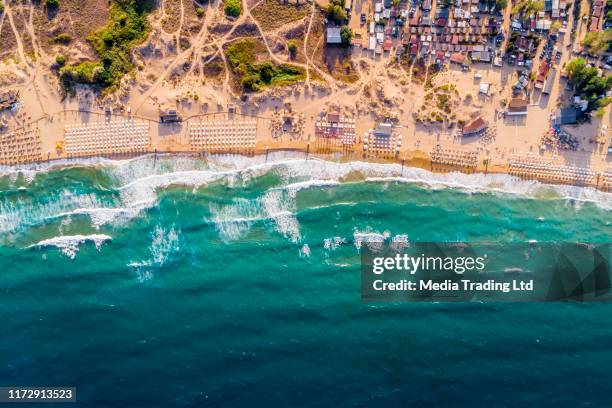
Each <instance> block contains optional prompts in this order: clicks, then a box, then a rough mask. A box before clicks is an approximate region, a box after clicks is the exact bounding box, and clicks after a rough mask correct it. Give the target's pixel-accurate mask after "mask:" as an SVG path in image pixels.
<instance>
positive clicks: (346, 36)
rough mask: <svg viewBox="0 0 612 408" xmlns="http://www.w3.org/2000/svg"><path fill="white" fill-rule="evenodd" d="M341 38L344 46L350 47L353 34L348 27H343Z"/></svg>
mask: <svg viewBox="0 0 612 408" xmlns="http://www.w3.org/2000/svg"><path fill="white" fill-rule="evenodd" d="M340 38H342V45H344V46H345V47H348V46H349V45H350V44H351V40H352V39H353V32H352V31H351V29H350V28H349V27H348V26H342V28H341V29H340Z"/></svg>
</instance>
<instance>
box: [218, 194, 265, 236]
mask: <svg viewBox="0 0 612 408" xmlns="http://www.w3.org/2000/svg"><path fill="white" fill-rule="evenodd" d="M209 211H210V213H211V218H210V221H212V222H214V224H215V228H216V229H217V232H218V233H219V236H220V238H221V239H222V240H223V241H224V242H230V241H235V240H237V239H240V238H242V237H244V236H245V235H246V234H247V233H248V232H249V230H250V229H251V225H253V223H255V222H257V221H259V220H262V219H264V218H265V215H264V214H263V211H262V209H261V205H259V203H258V202H257V201H256V200H247V199H246V198H236V199H234V200H233V201H232V202H231V203H230V204H228V205H219V204H217V203H214V202H213V203H210V205H209Z"/></svg>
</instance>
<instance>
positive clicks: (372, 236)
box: [353, 228, 391, 251]
mask: <svg viewBox="0 0 612 408" xmlns="http://www.w3.org/2000/svg"><path fill="white" fill-rule="evenodd" d="M390 236H391V234H390V233H389V231H384V232H383V233H380V232H378V231H372V230H371V229H370V228H367V229H366V230H365V231H363V232H362V231H357V230H355V232H354V233H353V241H354V243H355V248H357V251H359V250H360V249H361V246H362V245H363V244H366V246H367V247H368V248H369V249H370V250H372V251H378V250H380V249H382V247H383V245H384V243H385V241H386V240H387V239H388V238H389V237H390Z"/></svg>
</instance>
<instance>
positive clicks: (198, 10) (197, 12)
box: [196, 7, 204, 18]
mask: <svg viewBox="0 0 612 408" xmlns="http://www.w3.org/2000/svg"><path fill="white" fill-rule="evenodd" d="M196 14H197V15H198V17H200V18H202V17H204V9H203V8H202V7H198V8H197V9H196Z"/></svg>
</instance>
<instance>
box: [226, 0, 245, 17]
mask: <svg viewBox="0 0 612 408" xmlns="http://www.w3.org/2000/svg"><path fill="white" fill-rule="evenodd" d="M241 11H242V4H241V3H240V0H225V14H227V15H228V16H231V17H238V16H239V15H240V12H241Z"/></svg>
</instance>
